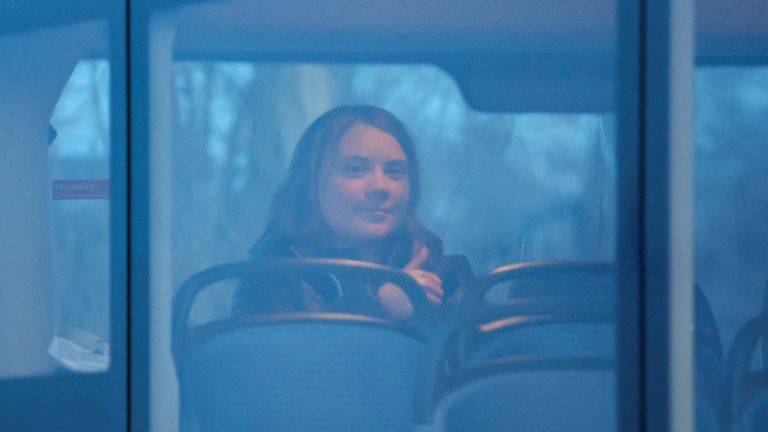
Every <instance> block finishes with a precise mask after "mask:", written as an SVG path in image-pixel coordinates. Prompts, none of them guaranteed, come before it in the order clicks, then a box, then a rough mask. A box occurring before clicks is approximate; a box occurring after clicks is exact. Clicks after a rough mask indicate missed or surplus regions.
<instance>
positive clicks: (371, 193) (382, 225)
mask: <svg viewBox="0 0 768 432" xmlns="http://www.w3.org/2000/svg"><path fill="white" fill-rule="evenodd" d="M329 153H330V152H329ZM335 153H336V154H335V155H334V154H328V155H326V160H325V161H324V163H323V167H322V170H321V173H320V185H319V191H318V194H319V200H320V212H321V214H322V217H323V220H324V221H325V223H326V224H327V225H328V226H329V227H330V229H331V231H332V234H333V240H334V242H335V243H336V244H337V245H339V246H349V245H354V244H359V243H360V242H366V241H370V240H380V239H383V238H385V237H387V236H388V235H390V234H392V232H394V231H395V230H396V229H397V228H399V227H400V226H401V225H402V223H403V220H405V216H406V214H407V212H408V201H409V198H410V197H409V194H410V182H409V179H408V159H407V157H406V156H405V152H404V151H403V149H402V147H401V146H400V144H399V143H398V142H397V140H396V139H395V137H393V136H392V135H390V134H388V133H386V132H384V131H382V130H381V129H377V128H375V127H373V126H369V125H367V124H364V123H358V124H356V125H355V126H352V127H351V128H350V129H349V130H348V131H347V132H346V133H345V134H344V135H342V137H341V141H340V142H339V147H338V150H337V151H336V152H335Z"/></svg>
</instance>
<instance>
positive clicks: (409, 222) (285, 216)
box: [262, 105, 439, 252]
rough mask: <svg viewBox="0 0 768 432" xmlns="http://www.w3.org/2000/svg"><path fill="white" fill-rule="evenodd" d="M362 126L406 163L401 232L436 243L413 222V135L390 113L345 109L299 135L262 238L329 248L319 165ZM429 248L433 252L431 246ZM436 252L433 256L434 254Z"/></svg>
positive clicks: (366, 108)
mask: <svg viewBox="0 0 768 432" xmlns="http://www.w3.org/2000/svg"><path fill="white" fill-rule="evenodd" d="M360 123H363V124H366V125H370V126H373V127H375V128H377V129H381V130H382V131H384V132H386V133H388V134H390V135H392V136H393V137H394V138H395V139H396V140H397V142H398V143H399V144H400V147H401V148H402V149H403V152H404V153H405V155H406V157H407V159H408V176H409V189H410V190H409V192H410V194H409V196H410V199H409V203H408V214H407V216H406V220H405V223H404V224H403V229H405V230H408V231H410V234H411V237H413V238H423V240H422V241H423V242H424V243H433V242H434V241H435V240H436V241H437V242H439V239H437V237H436V236H435V235H434V234H431V233H430V232H429V231H428V230H426V228H424V227H423V226H421V224H420V223H418V222H417V221H416V219H415V216H414V214H415V210H416V206H417V204H418V202H419V195H420V183H419V163H418V158H417V156H416V149H415V148H414V145H413V140H412V139H411V135H410V134H409V133H408V130H407V129H406V127H405V125H404V124H403V123H402V122H401V121H400V120H399V119H398V118H397V117H395V116H394V115H393V114H392V113H390V112H389V111H387V110H384V109H382V108H379V107H375V106H371V105H344V106H339V107H336V108H333V109H332V110H330V111H328V112H326V113H325V114H323V115H321V116H320V117H318V118H317V119H316V120H315V121H313V122H312V124H310V125H309V127H307V129H306V130H305V131H304V133H303V134H302V136H301V138H300V139H299V142H298V144H297V146H296V149H295V150H294V152H293V158H292V159H291V164H290V167H289V169H288V173H287V175H286V177H285V180H284V182H283V184H282V186H281V187H280V189H278V191H277V193H276V194H275V196H274V198H273V201H272V208H271V213H270V218H269V221H268V223H267V228H266V230H265V232H264V235H263V236H262V238H264V237H266V236H268V235H276V236H280V237H287V238H288V239H290V240H291V241H293V242H295V243H297V244H300V245H303V246H307V245H312V246H313V247H312V249H315V250H317V251H322V250H324V249H325V248H327V247H328V246H329V236H328V232H327V230H328V227H327V226H326V224H325V222H324V221H323V219H322V216H321V214H320V210H319V209H320V202H319V193H318V190H319V182H320V176H321V170H322V166H323V162H324V160H325V158H326V157H333V156H334V155H335V154H336V152H337V151H338V147H339V142H340V141H341V138H342V137H343V136H344V134H345V133H346V132H347V131H348V130H350V129H351V128H352V127H353V126H355V125H356V124H360ZM433 247H436V246H434V245H433ZM436 252H437V251H436Z"/></svg>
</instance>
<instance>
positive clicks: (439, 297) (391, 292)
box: [377, 246, 444, 320]
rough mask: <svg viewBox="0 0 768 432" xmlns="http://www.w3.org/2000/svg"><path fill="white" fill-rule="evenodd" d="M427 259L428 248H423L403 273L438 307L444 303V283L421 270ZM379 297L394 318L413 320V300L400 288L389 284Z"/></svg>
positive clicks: (434, 275) (384, 287)
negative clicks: (416, 283)
mask: <svg viewBox="0 0 768 432" xmlns="http://www.w3.org/2000/svg"><path fill="white" fill-rule="evenodd" d="M427 258H429V249H427V247H426V246H421V247H420V249H419V250H418V251H417V252H416V253H415V254H414V255H413V258H411V260H410V261H409V262H408V264H406V265H405V267H403V271H404V272H406V273H408V275H410V276H411V277H412V278H414V279H415V280H416V282H418V283H419V285H421V287H422V288H423V289H424V293H425V294H426V296H427V299H428V300H429V302H430V304H431V305H432V306H434V307H438V306H440V305H441V304H442V303H443V293H444V291H443V281H442V279H440V276H438V275H436V274H434V273H432V272H428V271H426V270H422V269H421V266H422V265H424V263H425V262H426V261H427ZM377 295H378V297H379V301H381V304H382V306H384V309H385V310H386V311H387V313H388V314H389V315H390V316H392V317H393V318H396V319H402V320H407V319H410V318H413V305H412V304H411V300H410V299H409V298H408V295H407V294H406V293H405V292H404V291H403V289H402V288H400V287H399V286H397V285H395V284H393V283H389V282H388V283H385V284H383V285H382V286H380V287H379V290H378V292H377Z"/></svg>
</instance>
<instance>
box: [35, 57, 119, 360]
mask: <svg viewBox="0 0 768 432" xmlns="http://www.w3.org/2000/svg"><path fill="white" fill-rule="evenodd" d="M108 89H109V64H108V63H107V62H106V61H96V60H85V61H81V62H79V63H78V64H77V66H75V68H74V70H73V72H72V75H71V76H70V79H69V81H68V82H67V85H66V86H65V87H64V89H63V91H62V94H61V98H60V99H59V102H58V103H57V105H56V108H55V109H54V111H53V115H52V116H51V135H52V136H51V142H50V144H49V148H48V166H49V172H48V175H49V178H50V183H51V232H52V234H53V235H52V238H51V265H52V273H53V275H55V277H53V278H52V284H53V290H54V292H55V295H54V308H53V313H54V328H55V329H56V333H55V336H54V340H53V342H52V343H51V346H50V348H49V353H50V354H51V355H52V356H54V357H55V358H56V360H57V361H58V362H59V363H60V366H61V367H62V368H64V369H68V370H74V371H79V372H96V371H102V370H105V369H106V368H107V366H108V364H109V344H108V341H109V317H110V312H109V311H110V297H109V286H110V282H109V281H110V272H109V258H110V253H109V252H110V235H109V232H110V231H109V230H110V225H109V197H110V182H109V177H110V176H109V161H110V151H109V150H110V145H109V143H110V138H109V137H110V135H109V134H110V121H109V91H108Z"/></svg>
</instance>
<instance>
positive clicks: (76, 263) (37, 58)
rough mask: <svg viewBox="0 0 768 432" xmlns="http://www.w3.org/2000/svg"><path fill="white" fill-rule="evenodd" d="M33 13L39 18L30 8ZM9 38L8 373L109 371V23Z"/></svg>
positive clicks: (5, 37) (2, 170)
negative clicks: (107, 56) (87, 58)
mask: <svg viewBox="0 0 768 432" xmlns="http://www.w3.org/2000/svg"><path fill="white" fill-rule="evenodd" d="M30 17H31V15H30ZM15 25H18V26H21V27H20V28H22V29H23V28H24V27H25V26H27V25H29V26H31V28H32V29H33V30H31V31H27V32H19V33H13V32H11V33H3V34H0V53H2V56H1V58H2V70H3V74H2V76H0V89H1V91H2V94H3V98H2V101H1V102H0V122H1V124H2V128H1V129H2V130H3V140H4V143H5V145H4V147H3V148H4V155H3V157H2V162H1V163H2V167H0V202H1V203H2V207H3V209H4V211H3V212H2V213H3V215H2V219H1V220H0V235H2V237H3V242H2V244H1V245H0V261H2V262H3V265H2V270H0V284H1V285H2V286H3V287H4V288H3V289H2V290H1V291H2V293H0V316H1V317H2V318H0V320H1V321H2V323H0V346H2V347H3V349H2V354H0V376H4V377H5V376H9V377H23V376H37V375H49V374H53V373H57V372H100V371H105V370H106V369H107V368H108V365H109V340H110V336H111V335H110V323H109V317H110V290H111V284H110V251H111V249H110V223H109V204H110V201H109V199H110V194H109V189H110V188H109V183H110V181H109V177H110V172H109V171H110V170H109V164H110V102H109V98H108V96H107V95H108V93H109V91H108V88H109V68H108V64H107V62H106V61H105V60H83V58H85V57H89V58H101V59H104V58H106V52H107V49H106V41H107V40H108V38H107V36H106V33H107V26H106V21H104V20H102V21H91V22H82V23H77V24H71V25H65V26H59V27H54V28H43V29H37V28H35V26H36V22H35V20H33V19H30V22H25V21H23V20H22V21H19V22H17V23H15Z"/></svg>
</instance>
